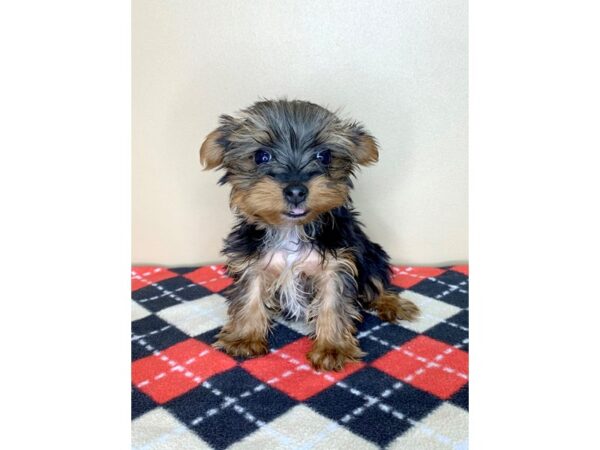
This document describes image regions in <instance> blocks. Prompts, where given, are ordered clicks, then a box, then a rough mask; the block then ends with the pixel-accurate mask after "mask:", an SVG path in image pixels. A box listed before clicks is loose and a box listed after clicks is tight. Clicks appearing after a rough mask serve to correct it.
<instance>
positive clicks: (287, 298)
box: [261, 232, 322, 319]
mask: <svg viewBox="0 0 600 450" xmlns="http://www.w3.org/2000/svg"><path fill="white" fill-rule="evenodd" d="M261 262H262V265H263V268H264V270H265V271H267V272H268V273H269V274H270V275H271V277H270V278H271V279H272V286H271V287H270V290H271V291H272V293H273V295H274V296H275V297H276V298H277V299H278V300H279V304H280V307H281V309H282V312H283V313H284V314H286V315H288V316H291V317H292V318H295V319H301V318H304V317H305V316H306V308H307V306H308V303H309V302H310V298H311V296H312V286H311V282H310V279H311V277H312V276H314V275H315V274H316V273H318V271H319V269H322V266H321V256H320V255H319V253H318V252H316V251H315V250H314V249H313V248H312V246H310V245H309V244H308V243H306V242H303V241H302V240H301V239H300V238H299V237H298V235H297V234H295V233H293V232H289V233H288V234H285V235H283V236H279V239H277V240H275V241H274V243H273V245H272V246H271V247H270V248H269V249H268V250H267V251H266V252H265V254H264V256H263V258H262V260H261Z"/></svg>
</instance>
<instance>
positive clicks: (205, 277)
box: [184, 265, 233, 292]
mask: <svg viewBox="0 0 600 450" xmlns="http://www.w3.org/2000/svg"><path fill="white" fill-rule="evenodd" d="M184 276H185V277H186V278H187V279H188V280H192V281H193V282H194V283H197V284H199V285H201V286H204V287H205V288H207V289H209V290H211V291H213V292H220V291H222V290H223V289H225V288H226V287H227V286H229V285H230V284H231V283H233V280H232V279H231V278H229V277H228V276H227V272H226V271H225V267H224V266H221V265H216V266H205V267H200V268H199V269H196V270H194V271H193V272H190V273H187V274H185V275H184Z"/></svg>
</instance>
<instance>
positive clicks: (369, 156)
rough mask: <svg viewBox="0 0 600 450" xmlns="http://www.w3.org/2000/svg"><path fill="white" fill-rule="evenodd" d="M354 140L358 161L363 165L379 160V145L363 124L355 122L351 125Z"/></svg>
mask: <svg viewBox="0 0 600 450" xmlns="http://www.w3.org/2000/svg"><path fill="white" fill-rule="evenodd" d="M350 129H351V130H352V135H353V139H352V140H353V142H354V145H355V146H356V150H355V156H356V162H357V163H358V164H360V165H361V166H369V165H371V164H375V163H376V162H377V161H378V160H379V145H377V141H376V140H375V138H374V137H373V136H371V135H370V134H369V133H367V132H366V131H365V129H364V128H363V127H362V125H360V124H357V123H354V124H352V125H351V126H350Z"/></svg>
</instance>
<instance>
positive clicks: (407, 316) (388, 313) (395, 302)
mask: <svg viewBox="0 0 600 450" xmlns="http://www.w3.org/2000/svg"><path fill="white" fill-rule="evenodd" d="M373 284H374V285H375V286H376V291H375V292H374V293H373V294H372V295H373V297H372V299H371V301H370V302H369V307H370V308H372V309H374V310H375V311H376V312H377V315H378V316H379V318H380V319H381V320H385V321H386V322H396V321H397V320H408V321H410V322H412V321H415V320H417V319H418V317H419V315H420V310H419V307H418V306H417V305H415V304H414V303H413V302H411V301H410V300H407V299H405V298H402V297H400V295H399V294H398V293H396V292H393V291H390V290H386V289H385V288H384V287H383V285H382V284H381V283H373Z"/></svg>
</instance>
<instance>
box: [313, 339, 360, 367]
mask: <svg viewBox="0 0 600 450" xmlns="http://www.w3.org/2000/svg"><path fill="white" fill-rule="evenodd" d="M361 356H363V352H361V351H360V348H358V346H357V345H355V344H348V345H344V346H338V347H333V346H324V345H319V344H318V343H315V344H314V345H313V348H312V349H311V351H310V352H308V354H307V355H306V357H307V358H308V360H309V361H310V363H311V364H312V366H313V367H314V368H315V370H335V371H337V372H339V371H340V370H342V369H343V368H344V366H345V365H346V363H347V362H352V361H358V360H359V359H360V357H361Z"/></svg>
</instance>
